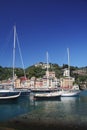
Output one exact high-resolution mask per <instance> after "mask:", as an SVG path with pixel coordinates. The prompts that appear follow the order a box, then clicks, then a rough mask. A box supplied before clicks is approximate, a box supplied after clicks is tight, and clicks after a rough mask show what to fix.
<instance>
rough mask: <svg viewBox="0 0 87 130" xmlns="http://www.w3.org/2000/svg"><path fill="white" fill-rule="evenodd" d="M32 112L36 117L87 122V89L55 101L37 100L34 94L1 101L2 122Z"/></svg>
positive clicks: (0, 116) (0, 114)
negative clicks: (75, 95)
mask: <svg viewBox="0 0 87 130" xmlns="http://www.w3.org/2000/svg"><path fill="white" fill-rule="evenodd" d="M24 114H26V115H27V114H28V115H29V114H30V115H32V116H33V117H35V118H45V119H47V118H49V119H53V120H56V121H57V120H58V121H62V120H64V121H67V122H68V121H71V122H77V123H78V124H81V123H87V91H82V92H81V94H80V96H78V97H61V100H55V101H35V100H33V98H32V94H30V95H29V96H21V97H19V98H18V99H17V100H13V101H0V122H4V121H8V120H11V119H13V118H15V117H17V116H20V115H24Z"/></svg>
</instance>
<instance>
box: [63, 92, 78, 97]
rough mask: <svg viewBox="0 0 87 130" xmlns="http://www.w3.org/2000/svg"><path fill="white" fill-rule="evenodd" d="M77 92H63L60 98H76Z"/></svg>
mask: <svg viewBox="0 0 87 130" xmlns="http://www.w3.org/2000/svg"><path fill="white" fill-rule="evenodd" d="M79 93H80V91H79V92H77V91H76V92H72V91H65V92H62V94H61V97H76V96H79Z"/></svg>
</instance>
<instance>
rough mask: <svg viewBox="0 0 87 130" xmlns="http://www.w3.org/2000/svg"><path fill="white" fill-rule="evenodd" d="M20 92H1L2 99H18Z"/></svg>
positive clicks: (0, 98) (0, 97)
mask: <svg viewBox="0 0 87 130" xmlns="http://www.w3.org/2000/svg"><path fill="white" fill-rule="evenodd" d="M20 94H21V93H20V92H0V100H5V99H16V98H18V97H19V96H20Z"/></svg>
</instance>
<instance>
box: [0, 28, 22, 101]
mask: <svg viewBox="0 0 87 130" xmlns="http://www.w3.org/2000/svg"><path fill="white" fill-rule="evenodd" d="M15 33H16V28H15V26H14V37H15ZM14 55H15V40H14V47H13V59H15V57H14ZM8 87H9V88H8V89H7V88H6V84H5V85H4V84H1V85H0V100H3V99H4V100H5V99H16V98H18V97H19V96H20V94H21V92H18V91H14V60H13V81H12V84H11V85H10V84H8Z"/></svg>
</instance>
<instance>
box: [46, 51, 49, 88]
mask: <svg viewBox="0 0 87 130" xmlns="http://www.w3.org/2000/svg"><path fill="white" fill-rule="evenodd" d="M46 55H47V87H49V71H48V52H47V53H46Z"/></svg>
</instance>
